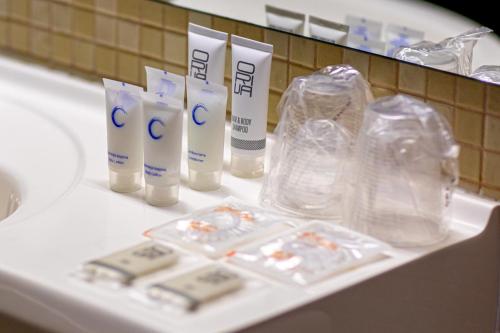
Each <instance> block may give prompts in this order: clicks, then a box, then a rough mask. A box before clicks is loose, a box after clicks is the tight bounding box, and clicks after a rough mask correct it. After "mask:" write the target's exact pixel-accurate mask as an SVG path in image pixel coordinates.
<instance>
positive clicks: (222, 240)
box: [144, 198, 295, 258]
mask: <svg viewBox="0 0 500 333" xmlns="http://www.w3.org/2000/svg"><path fill="white" fill-rule="evenodd" d="M294 225H295V221H294V220H293V218H289V217H285V216H280V215H277V214H275V213H273V212H270V211H267V210H264V209H262V208H258V207H252V206H248V205H245V204H243V203H241V202H239V201H237V200H235V199H234V198H227V199H225V200H224V201H223V202H221V203H220V204H218V205H215V206H209V207H207V208H203V209H199V210H196V211H194V212H192V213H191V214H188V215H185V216H183V217H180V218H178V219H175V220H173V221H170V222H168V223H166V224H164V225H162V226H159V227H156V228H153V229H150V230H147V231H146V232H145V233H144V235H145V236H146V237H150V238H152V239H153V240H157V241H160V242H171V243H175V244H178V245H180V246H182V247H184V248H188V249H191V250H194V251H198V252H201V253H203V254H205V255H206V256H208V257H210V258H219V257H221V256H223V255H225V254H226V253H227V252H228V251H230V250H233V249H234V247H235V246H237V245H240V244H242V243H245V242H248V241H251V240H254V239H256V238H258V237H259V236H261V235H269V234H272V233H274V232H279V231H283V230H285V229H286V228H289V227H290V226H294Z"/></svg>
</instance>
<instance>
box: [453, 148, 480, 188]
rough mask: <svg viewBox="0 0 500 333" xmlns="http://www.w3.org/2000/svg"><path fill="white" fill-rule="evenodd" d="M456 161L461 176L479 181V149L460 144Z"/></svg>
mask: <svg viewBox="0 0 500 333" xmlns="http://www.w3.org/2000/svg"><path fill="white" fill-rule="evenodd" d="M458 163H459V166H460V177H461V178H465V179H467V180H469V181H473V182H479V173H480V170H481V167H480V165H481V151H480V150H479V149H474V148H471V147H469V146H464V145H461V146H460V156H459V157H458Z"/></svg>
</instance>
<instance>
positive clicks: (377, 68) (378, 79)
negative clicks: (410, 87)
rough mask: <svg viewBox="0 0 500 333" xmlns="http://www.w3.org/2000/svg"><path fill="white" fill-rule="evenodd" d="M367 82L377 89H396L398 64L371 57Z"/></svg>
mask: <svg viewBox="0 0 500 333" xmlns="http://www.w3.org/2000/svg"><path fill="white" fill-rule="evenodd" d="M370 60H371V63H370V78H369V81H370V82H371V83H373V84H375V85H377V86H379V87H384V88H389V89H396V85H397V75H398V62H397V60H394V59H388V58H383V57H379V56H375V55H372V56H371V57H370Z"/></svg>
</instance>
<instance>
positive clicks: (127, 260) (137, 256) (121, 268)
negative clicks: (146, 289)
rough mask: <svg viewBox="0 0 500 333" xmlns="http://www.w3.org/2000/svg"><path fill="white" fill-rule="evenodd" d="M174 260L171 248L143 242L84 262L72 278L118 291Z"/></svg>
mask: <svg viewBox="0 0 500 333" xmlns="http://www.w3.org/2000/svg"><path fill="white" fill-rule="evenodd" d="M177 259H178V254H177V252H176V251H175V250H174V249H172V248H171V247H169V246H165V245H162V244H157V243H155V242H151V241H147V242H144V243H140V244H138V245H135V246H132V247H129V248H126V249H123V250H119V251H116V252H113V253H111V254H109V255H106V256H103V257H100V258H97V259H94V260H90V261H87V262H85V263H84V264H82V265H81V266H80V267H78V269H77V271H76V272H74V273H72V276H73V277H75V278H77V279H79V280H81V281H84V282H87V283H90V284H95V285H100V286H104V287H109V288H112V289H118V288H121V287H126V286H129V285H131V284H132V282H134V281H135V280H136V279H139V278H143V277H146V276H148V275H150V274H153V273H156V272H158V271H160V270H165V269H168V268H169V267H170V266H172V265H174V264H175V263H176V262H177Z"/></svg>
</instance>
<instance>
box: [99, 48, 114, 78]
mask: <svg viewBox="0 0 500 333" xmlns="http://www.w3.org/2000/svg"><path fill="white" fill-rule="evenodd" d="M95 70H96V72H97V74H99V75H101V76H105V77H115V76H116V50H115V49H113V48H109V47H106V46H100V45H97V46H96V48H95Z"/></svg>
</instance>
